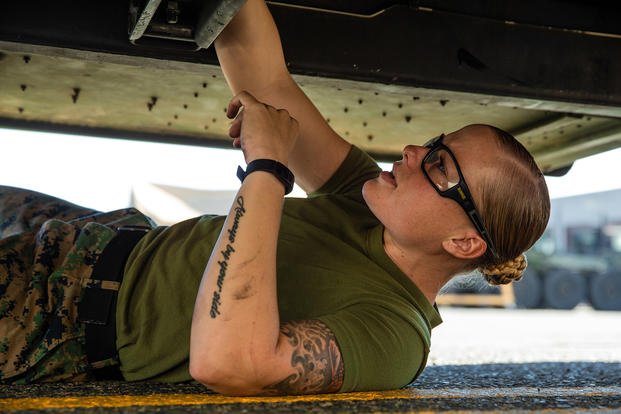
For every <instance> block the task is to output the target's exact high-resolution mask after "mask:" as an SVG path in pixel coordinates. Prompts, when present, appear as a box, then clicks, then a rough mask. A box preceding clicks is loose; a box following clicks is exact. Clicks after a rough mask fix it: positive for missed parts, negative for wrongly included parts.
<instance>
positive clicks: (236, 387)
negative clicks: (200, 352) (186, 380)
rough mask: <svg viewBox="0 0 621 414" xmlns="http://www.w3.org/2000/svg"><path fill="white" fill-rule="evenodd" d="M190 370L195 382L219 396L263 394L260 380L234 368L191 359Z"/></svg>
mask: <svg viewBox="0 0 621 414" xmlns="http://www.w3.org/2000/svg"><path fill="white" fill-rule="evenodd" d="M189 370H190V375H191V376H192V378H193V379H194V380H196V381H198V382H200V383H201V384H203V385H204V386H205V387H207V388H209V389H210V390H212V391H215V392H217V393H219V394H225V395H237V396H249V395H257V394H261V393H262V392H263V387H262V385H261V380H260V378H255V376H254V375H252V374H251V373H249V372H247V371H245V370H243V369H240V368H237V367H234V366H222V364H218V363H211V364H210V363H209V361H207V360H203V361H198V360H196V359H192V358H190V366H189Z"/></svg>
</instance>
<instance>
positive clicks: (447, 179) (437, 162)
mask: <svg viewBox="0 0 621 414" xmlns="http://www.w3.org/2000/svg"><path fill="white" fill-rule="evenodd" d="M432 151H433V152H432V153H430V154H428V155H427V158H426V160H425V164H424V168H425V171H426V172H427V175H428V176H429V178H430V179H431V181H432V182H433V184H434V185H435V186H436V187H437V188H438V190H440V191H447V190H449V189H451V188H453V187H455V186H456V185H457V184H459V172H458V170H457V166H456V164H455V159H454V158H453V157H452V156H451V154H450V153H449V152H448V151H446V150H444V149H442V148H438V149H436V150H432Z"/></svg>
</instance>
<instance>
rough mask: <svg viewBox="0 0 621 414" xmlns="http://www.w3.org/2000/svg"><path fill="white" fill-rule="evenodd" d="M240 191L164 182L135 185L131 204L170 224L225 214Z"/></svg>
mask: <svg viewBox="0 0 621 414" xmlns="http://www.w3.org/2000/svg"><path fill="white" fill-rule="evenodd" d="M235 194H237V191H234V190H231V191H210V190H197V189H193V188H183V187H176V186H171V185H163V184H140V185H135V186H133V187H132V192H131V205H132V207H135V208H137V209H138V210H140V211H141V212H142V213H144V214H146V215H147V216H149V217H151V218H152V219H153V220H155V221H156V222H157V224H160V225H171V224H174V223H178V222H180V221H183V220H186V219H189V218H192V217H197V216H200V215H203V214H219V215H225V214H227V213H228V211H229V208H230V207H231V205H232V204H233V199H234V197H235Z"/></svg>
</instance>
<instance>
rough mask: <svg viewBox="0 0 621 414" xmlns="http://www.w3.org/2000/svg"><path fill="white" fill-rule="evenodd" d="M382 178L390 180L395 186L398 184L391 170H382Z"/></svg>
mask: <svg viewBox="0 0 621 414" xmlns="http://www.w3.org/2000/svg"><path fill="white" fill-rule="evenodd" d="M380 178H381V179H382V180H384V181H387V182H389V183H390V184H392V185H393V186H395V187H396V186H397V181H396V180H395V176H394V175H393V174H392V173H391V172H389V171H382V172H381V173H380Z"/></svg>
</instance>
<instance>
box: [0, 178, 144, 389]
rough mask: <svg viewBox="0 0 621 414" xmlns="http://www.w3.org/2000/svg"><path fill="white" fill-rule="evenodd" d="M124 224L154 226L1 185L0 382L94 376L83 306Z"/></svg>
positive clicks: (134, 215) (134, 213)
mask: <svg viewBox="0 0 621 414" xmlns="http://www.w3.org/2000/svg"><path fill="white" fill-rule="evenodd" d="M121 225H123V226H124V225H141V226H153V222H152V221H151V220H150V219H149V218H147V217H146V216H144V215H142V214H141V213H140V212H139V211H138V210H136V209H132V208H129V209H124V210H117V211H113V212H110V213H101V212H98V211H95V210H92V209H88V208H84V207H80V206H78V205H75V204H71V203H69V202H67V201H64V200H61V199H58V198H54V197H51V196H48V195H45V194H41V193H37V192H34V191H29V190H23V189H18V188H13V187H3V186H0V383H15V384H20V383H21V384H25V383H32V382H44V381H48V382H49V381H85V380H88V379H91V378H92V375H91V374H90V372H91V367H90V366H89V364H88V362H87V360H86V355H85V347H84V343H85V340H84V325H83V324H82V323H80V322H78V315H77V308H78V304H79V303H80V300H81V296H82V291H83V287H85V286H88V285H89V284H90V282H93V281H91V280H90V275H91V272H92V270H93V265H94V264H95V263H96V261H97V258H98V257H99V255H100V254H101V252H102V251H103V249H104V247H105V246H106V244H107V243H108V242H109V241H110V240H111V239H112V238H113V237H114V236H115V234H116V231H115V228H116V227H118V226H121ZM114 363H116V362H115V361H111V362H110V364H114Z"/></svg>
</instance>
